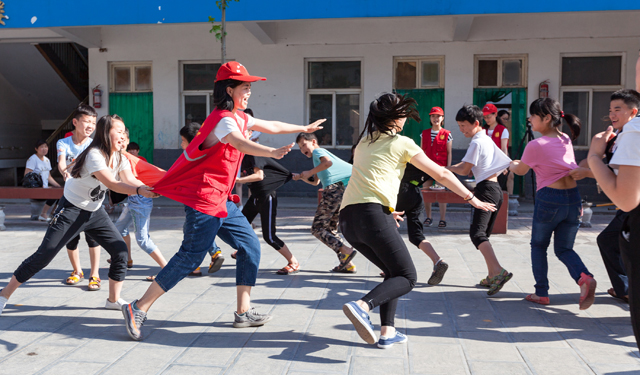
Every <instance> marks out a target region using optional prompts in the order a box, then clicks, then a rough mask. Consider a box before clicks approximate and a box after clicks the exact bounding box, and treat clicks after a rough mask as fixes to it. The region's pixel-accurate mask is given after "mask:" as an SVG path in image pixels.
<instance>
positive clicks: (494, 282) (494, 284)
mask: <svg viewBox="0 0 640 375" xmlns="http://www.w3.org/2000/svg"><path fill="white" fill-rule="evenodd" d="M512 277H513V274H512V273H510V272H507V270H505V269H504V268H503V269H502V271H500V273H499V274H498V275H496V276H495V277H493V278H492V279H491V287H490V288H489V291H488V292H487V294H488V295H490V296H492V295H494V294H496V293H498V292H499V291H500V289H502V287H503V286H504V284H506V283H507V281H509V280H511V278H512Z"/></svg>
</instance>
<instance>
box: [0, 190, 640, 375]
mask: <svg viewBox="0 0 640 375" xmlns="http://www.w3.org/2000/svg"><path fill="white" fill-rule="evenodd" d="M161 203H166V201H158V204H161ZM313 205H314V201H313V200H312V199H311V200H310V199H306V200H305V199H298V200H286V199H283V200H282V204H281V209H280V210H279V214H280V217H279V222H278V224H279V225H278V231H279V232H278V233H279V235H280V236H281V238H282V239H283V240H284V241H285V242H286V243H287V244H289V246H290V248H291V249H292V251H293V252H294V253H295V255H296V256H297V257H298V259H299V260H300V262H301V264H302V269H303V271H302V272H300V273H299V274H297V275H295V276H288V277H283V276H277V275H275V274H274V272H275V271H276V270H277V269H279V268H280V267H282V266H284V261H283V258H282V257H281V256H280V255H279V254H278V253H276V252H275V251H274V250H272V249H271V248H270V247H268V246H267V245H265V244H264V242H263V257H262V261H261V265H260V274H259V277H258V284H259V285H258V286H257V287H256V288H255V289H254V291H253V304H254V306H256V307H257V308H258V309H259V310H261V311H269V312H270V313H272V314H273V315H274V320H273V321H272V322H270V323H269V324H268V325H266V326H264V327H260V328H256V329H234V328H233V327H232V326H231V323H232V321H233V309H234V308H235V288H234V281H235V269H234V266H235V265H234V261H233V260H231V259H230V258H229V256H228V255H229V253H230V249H229V247H228V246H226V245H225V244H222V247H223V252H224V254H225V255H226V256H227V261H226V262H225V264H224V266H223V268H222V270H221V271H220V272H218V273H216V274H214V276H204V277H200V278H187V279H185V280H183V281H182V282H181V283H180V284H179V285H178V286H177V287H176V288H175V289H173V290H172V291H170V292H169V293H168V294H167V295H165V296H164V297H162V298H161V299H160V300H159V301H158V302H157V303H156V305H155V306H154V307H153V309H152V310H151V312H150V314H149V320H148V321H147V323H146V325H145V326H144V333H145V335H146V339H145V341H143V342H134V341H131V340H130V339H129V337H128V335H127V334H126V332H125V329H124V326H123V320H122V316H121V314H120V313H119V312H117V311H108V310H104V309H103V308H102V307H103V305H104V301H105V299H106V297H107V288H106V287H104V288H103V290H101V291H98V292H93V293H92V292H88V291H87V281H86V280H85V281H83V282H82V283H80V285H79V286H66V285H63V283H62V280H63V279H64V278H66V277H67V276H68V273H69V272H70V269H69V262H68V260H67V258H66V255H65V254H64V253H61V254H60V255H59V256H58V257H57V258H56V259H55V260H54V261H53V262H52V263H51V264H50V265H49V267H48V268H47V269H45V270H43V271H42V272H40V273H39V274H37V275H36V276H35V277H34V278H33V279H32V280H30V281H29V282H28V283H27V284H25V285H24V286H23V287H22V288H20V289H19V290H18V291H17V292H16V293H15V294H14V296H13V297H12V299H11V300H10V301H9V304H8V305H7V308H6V309H5V311H4V313H3V315H2V316H1V317H0V374H74V373H82V374H93V373H100V374H121V373H131V374H160V373H162V374H182V373H207V374H354V375H355V374H368V375H369V374H378V373H380V374H447V375H453V374H494V373H500V374H562V375H567V374H594V373H595V374H640V356H639V354H638V349H637V347H636V346H635V342H634V340H633V336H632V330H631V326H630V322H629V312H628V306H627V305H626V304H623V303H620V302H618V301H616V300H614V299H613V298H611V297H609V296H608V295H607V294H606V290H607V289H608V288H609V287H610V283H609V281H608V279H607V276H606V273H605V270H604V267H603V265H602V261H601V258H600V255H599V253H598V250H597V247H596V244H595V238H596V234H597V233H598V232H599V231H600V230H601V229H602V228H603V227H604V225H605V224H606V223H607V222H608V221H609V220H610V218H611V217H612V216H611V215H610V214H609V215H607V214H606V213H607V212H606V211H604V213H605V214H600V215H594V217H593V220H592V222H593V223H594V228H591V229H581V230H580V232H579V234H578V238H577V241H576V247H575V248H576V250H577V251H578V252H579V254H580V255H581V257H582V259H583V260H584V262H585V263H586V264H587V266H588V268H589V269H590V270H591V272H593V273H594V274H595V275H596V279H597V280H598V281H599V285H598V290H597V298H596V303H595V304H594V306H593V307H591V308H590V309H589V310H587V311H579V310H578V296H579V288H578V286H577V285H576V284H575V283H574V281H573V280H572V279H571V278H570V277H569V274H568V272H567V271H566V268H565V267H564V266H563V265H562V264H561V263H560V262H559V261H558V260H557V258H555V257H554V256H551V257H550V258H549V259H550V262H549V263H550V280H551V291H550V293H551V303H552V304H551V305H550V306H547V307H542V306H538V305H534V304H531V303H529V302H526V301H523V297H524V295H525V294H527V293H531V292H533V277H532V274H531V270H530V261H529V245H528V244H529V238H530V223H531V214H530V213H526V211H530V210H528V209H527V207H526V206H525V207H523V211H525V213H523V214H522V215H521V216H519V217H516V218H513V217H512V218H511V222H510V225H509V227H510V231H509V234H508V235H496V236H494V237H492V243H493V244H494V247H495V248H496V252H497V254H498V257H499V259H500V261H501V263H502V264H503V265H504V266H505V267H506V268H507V269H509V270H510V271H511V272H513V273H514V275H515V276H514V278H513V279H512V281H511V282H509V283H508V284H507V286H506V287H505V288H504V289H503V290H502V291H501V292H500V293H498V294H497V295H496V296H494V297H491V298H488V297H487V295H486V291H485V290H482V289H478V288H476V287H475V286H474V285H475V284H476V283H477V282H478V280H480V279H481V278H482V277H484V276H486V267H485V265H484V261H483V259H482V257H481V256H480V254H479V253H478V252H477V251H476V250H475V249H474V247H473V245H472V244H471V242H470V240H469V239H468V236H467V235H466V228H468V220H469V213H468V212H466V211H460V210H457V211H455V212H450V214H449V216H448V222H449V229H447V230H438V229H426V230H425V233H426V234H427V236H428V238H429V239H430V240H432V242H433V243H434V246H435V248H436V250H437V251H438V252H439V253H440V254H441V255H442V256H443V257H444V258H445V259H446V260H447V262H448V263H449V264H450V269H449V272H448V273H447V275H446V276H445V278H444V281H443V283H442V284H441V285H439V286H435V287H433V286H428V285H427V284H426V280H427V279H428V277H429V275H430V273H431V267H432V264H431V262H430V260H429V259H428V258H427V257H426V256H425V255H424V254H422V253H421V252H420V251H419V250H417V249H412V250H411V252H412V256H413V259H414V262H415V263H416V266H417V268H418V270H419V280H418V285H417V286H416V288H415V289H414V290H413V291H412V292H411V293H410V294H408V295H407V296H405V298H403V299H402V301H401V302H400V303H399V308H398V315H397V320H396V324H397V327H398V329H399V330H401V331H403V332H406V333H407V334H408V336H409V342H408V343H407V344H406V345H396V346H395V347H393V348H392V349H390V350H381V349H378V348H376V347H374V346H370V345H367V344H365V343H363V342H362V341H361V340H360V339H359V337H358V336H357V334H356V333H355V331H354V330H353V328H352V326H351V324H350V323H349V321H348V320H347V319H346V318H345V316H344V315H343V313H342V310H341V306H342V304H344V303H345V302H347V301H350V300H355V299H358V298H359V297H361V296H362V295H363V293H364V292H365V291H368V290H370V289H371V288H373V286H375V285H376V283H378V282H380V278H379V277H378V273H379V270H378V269H376V268H375V267H374V266H372V265H371V264H370V263H369V262H367V261H366V260H365V259H364V258H363V257H356V258H355V261H354V262H355V263H356V265H357V267H358V273H357V274H356V275H336V274H331V273H329V272H327V270H329V269H330V268H331V267H333V266H334V265H335V264H336V259H335V255H334V254H333V252H332V251H331V250H329V249H328V248H326V247H324V246H323V245H322V244H321V243H320V242H319V241H317V240H316V239H315V238H314V237H312V236H311V235H310V234H309V227H310V224H311V219H312V215H313V212H314V211H313ZM434 208H435V207H434ZM5 212H6V214H7V231H4V232H0V260H1V261H0V287H1V286H2V285H5V284H6V282H7V281H8V280H9V278H10V276H11V274H12V272H13V270H14V269H15V268H16V267H17V266H18V265H19V264H20V262H21V261H22V260H23V259H24V258H26V257H27V256H28V255H29V254H31V253H32V252H33V251H34V250H35V249H36V248H37V246H38V245H39V243H40V241H41V239H42V237H43V233H44V230H45V225H44V224H42V223H37V222H31V221H28V220H27V217H28V207H27V206H26V205H15V204H9V205H7V206H6V208H5ZM436 212H437V210H436ZM183 219H184V217H183V211H182V210H181V209H180V207H177V206H175V205H169V206H165V207H162V208H156V209H154V213H153V222H152V236H153V239H154V240H155V241H156V243H157V244H159V246H160V248H161V250H162V252H163V253H164V254H165V255H166V256H170V255H171V254H172V253H173V252H175V251H176V250H177V249H178V248H179V245H180V241H181V239H182V230H181V226H182V223H183ZM434 219H435V220H434V221H436V222H437V220H438V215H437V214H436V215H435V218H434ZM257 231H258V232H259V231H260V229H259V228H258V229H257ZM407 244H408V245H409V242H408V240H407ZM102 254H103V259H102V260H101V262H100V265H101V276H102V277H103V278H104V279H106V276H107V275H106V274H107V262H106V256H107V254H106V252H104V251H103V252H102ZM81 259H82V261H83V264H84V265H88V252H87V251H86V245H85V244H84V243H82V244H81ZM134 262H135V266H134V267H133V268H132V269H131V270H130V272H129V274H128V275H127V281H126V282H125V286H124V291H123V297H124V298H125V299H127V300H132V299H134V298H139V297H140V296H141V295H142V293H143V292H144V291H145V290H146V288H147V287H148V285H149V284H148V282H146V281H144V278H145V277H146V276H147V275H151V274H155V273H156V272H158V267H157V266H156V265H155V264H154V263H153V261H152V260H151V258H149V257H148V256H147V255H146V254H145V253H144V252H142V251H141V250H140V249H139V248H137V246H136V245H134ZM85 272H88V269H86V268H85ZM372 320H373V322H374V324H376V325H377V326H378V324H379V321H380V320H379V316H378V315H377V311H376V312H374V314H373V316H372Z"/></svg>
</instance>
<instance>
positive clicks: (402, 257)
mask: <svg viewBox="0 0 640 375" xmlns="http://www.w3.org/2000/svg"><path fill="white" fill-rule="evenodd" d="M340 230H341V231H342V234H343V235H344V238H346V239H347V241H349V243H350V244H351V245H352V246H353V247H355V248H356V249H357V250H358V251H359V252H360V253H361V254H362V255H364V256H365V258H367V259H369V261H371V263H373V264H375V265H376V266H377V267H379V268H380V269H381V270H382V271H383V272H384V281H383V282H382V283H381V284H379V285H378V286H376V287H375V288H373V290H372V291H370V292H369V293H367V295H366V296H364V297H362V300H363V301H364V302H366V303H367V304H369V308H370V309H372V310H373V308H375V307H376V306H380V320H381V324H382V325H383V326H389V327H393V326H394V318H395V315H396V307H397V305H398V298H399V297H401V296H403V295H405V294H407V293H409V292H410V291H411V289H413V287H414V286H415V284H416V281H417V278H418V276H417V273H416V267H415V266H414V265H413V261H412V260H411V255H409V250H408V249H407V246H406V245H405V243H404V241H403V240H402V237H401V236H400V232H398V228H397V226H396V221H395V220H394V219H393V215H391V214H390V212H389V209H388V207H384V206H382V205H381V204H378V203H360V204H353V205H349V206H347V207H345V208H343V209H342V210H341V211H340Z"/></svg>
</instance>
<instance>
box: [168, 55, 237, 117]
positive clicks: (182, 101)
mask: <svg viewBox="0 0 640 375" xmlns="http://www.w3.org/2000/svg"><path fill="white" fill-rule="evenodd" d="M228 61H235V60H228ZM201 64H222V62H221V60H180V64H179V65H180V68H179V74H180V82H179V85H180V90H179V95H180V122H179V123H180V124H182V125H180V127H181V128H182V126H184V125H185V124H184V123H183V121H185V120H186V119H185V114H186V112H187V110H186V108H185V107H186V103H185V97H187V96H206V98H207V99H206V104H207V110H206V112H207V116H208V115H209V114H210V113H211V111H213V108H211V104H212V103H211V101H212V100H213V88H212V89H211V90H185V89H184V66H185V65H201ZM200 125H202V124H200Z"/></svg>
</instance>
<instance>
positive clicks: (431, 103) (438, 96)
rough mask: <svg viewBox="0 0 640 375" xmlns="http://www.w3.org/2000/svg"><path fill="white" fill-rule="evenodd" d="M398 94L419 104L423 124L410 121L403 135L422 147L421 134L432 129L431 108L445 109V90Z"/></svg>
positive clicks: (405, 126) (418, 90) (415, 90)
mask: <svg viewBox="0 0 640 375" xmlns="http://www.w3.org/2000/svg"><path fill="white" fill-rule="evenodd" d="M396 92H397V93H398V94H400V95H408V96H409V97H410V98H413V99H415V101H416V102H417V103H418V106H417V109H418V113H419V114H420V118H421V119H422V123H418V122H416V121H414V120H412V119H408V120H407V122H406V124H405V125H404V129H403V130H402V132H401V134H402V135H404V136H407V137H409V138H411V139H413V141H414V142H416V144H417V145H418V146H420V143H421V140H420V134H422V131H423V130H425V129H431V121H429V112H430V111H431V108H432V107H441V108H442V109H444V89H414V90H396Z"/></svg>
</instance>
